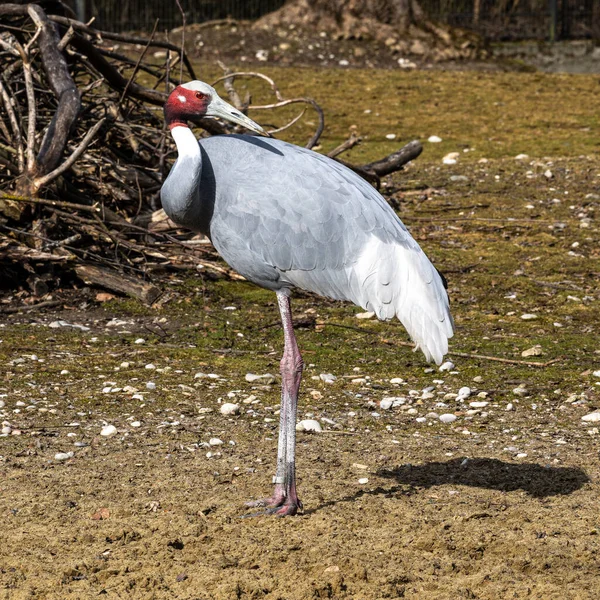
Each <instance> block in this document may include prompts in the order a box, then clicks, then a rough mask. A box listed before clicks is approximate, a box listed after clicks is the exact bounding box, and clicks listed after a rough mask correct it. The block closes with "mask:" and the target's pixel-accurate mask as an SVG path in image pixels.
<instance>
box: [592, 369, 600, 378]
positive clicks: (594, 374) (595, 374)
mask: <svg viewBox="0 0 600 600" xmlns="http://www.w3.org/2000/svg"><path fill="white" fill-rule="evenodd" d="M592 375H593V376H594V377H600V370H598V371H594V372H593V373H592Z"/></svg>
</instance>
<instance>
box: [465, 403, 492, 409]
mask: <svg viewBox="0 0 600 600" xmlns="http://www.w3.org/2000/svg"><path fill="white" fill-rule="evenodd" d="M488 404H489V402H469V406H470V407H471V408H484V407H485V406H487V405H488Z"/></svg>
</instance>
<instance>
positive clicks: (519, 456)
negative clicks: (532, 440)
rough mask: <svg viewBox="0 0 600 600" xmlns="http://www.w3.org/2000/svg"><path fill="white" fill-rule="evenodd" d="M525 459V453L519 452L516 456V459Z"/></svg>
mask: <svg viewBox="0 0 600 600" xmlns="http://www.w3.org/2000/svg"><path fill="white" fill-rule="evenodd" d="M526 457H527V452H519V454H517V456H516V458H526Z"/></svg>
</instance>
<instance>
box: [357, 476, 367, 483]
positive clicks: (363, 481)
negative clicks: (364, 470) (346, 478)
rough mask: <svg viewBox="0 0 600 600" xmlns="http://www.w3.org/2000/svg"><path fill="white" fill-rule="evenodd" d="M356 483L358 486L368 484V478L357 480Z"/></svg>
mask: <svg viewBox="0 0 600 600" xmlns="http://www.w3.org/2000/svg"><path fill="white" fill-rule="evenodd" d="M358 483H360V485H365V483H369V478H368V477H361V478H360V479H359V480H358Z"/></svg>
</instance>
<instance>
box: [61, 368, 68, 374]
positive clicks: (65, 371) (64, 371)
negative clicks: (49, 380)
mask: <svg viewBox="0 0 600 600" xmlns="http://www.w3.org/2000/svg"><path fill="white" fill-rule="evenodd" d="M60 374H61V375H68V374H69V371H67V370H66V369H63V370H62V371H61V372H60Z"/></svg>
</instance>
